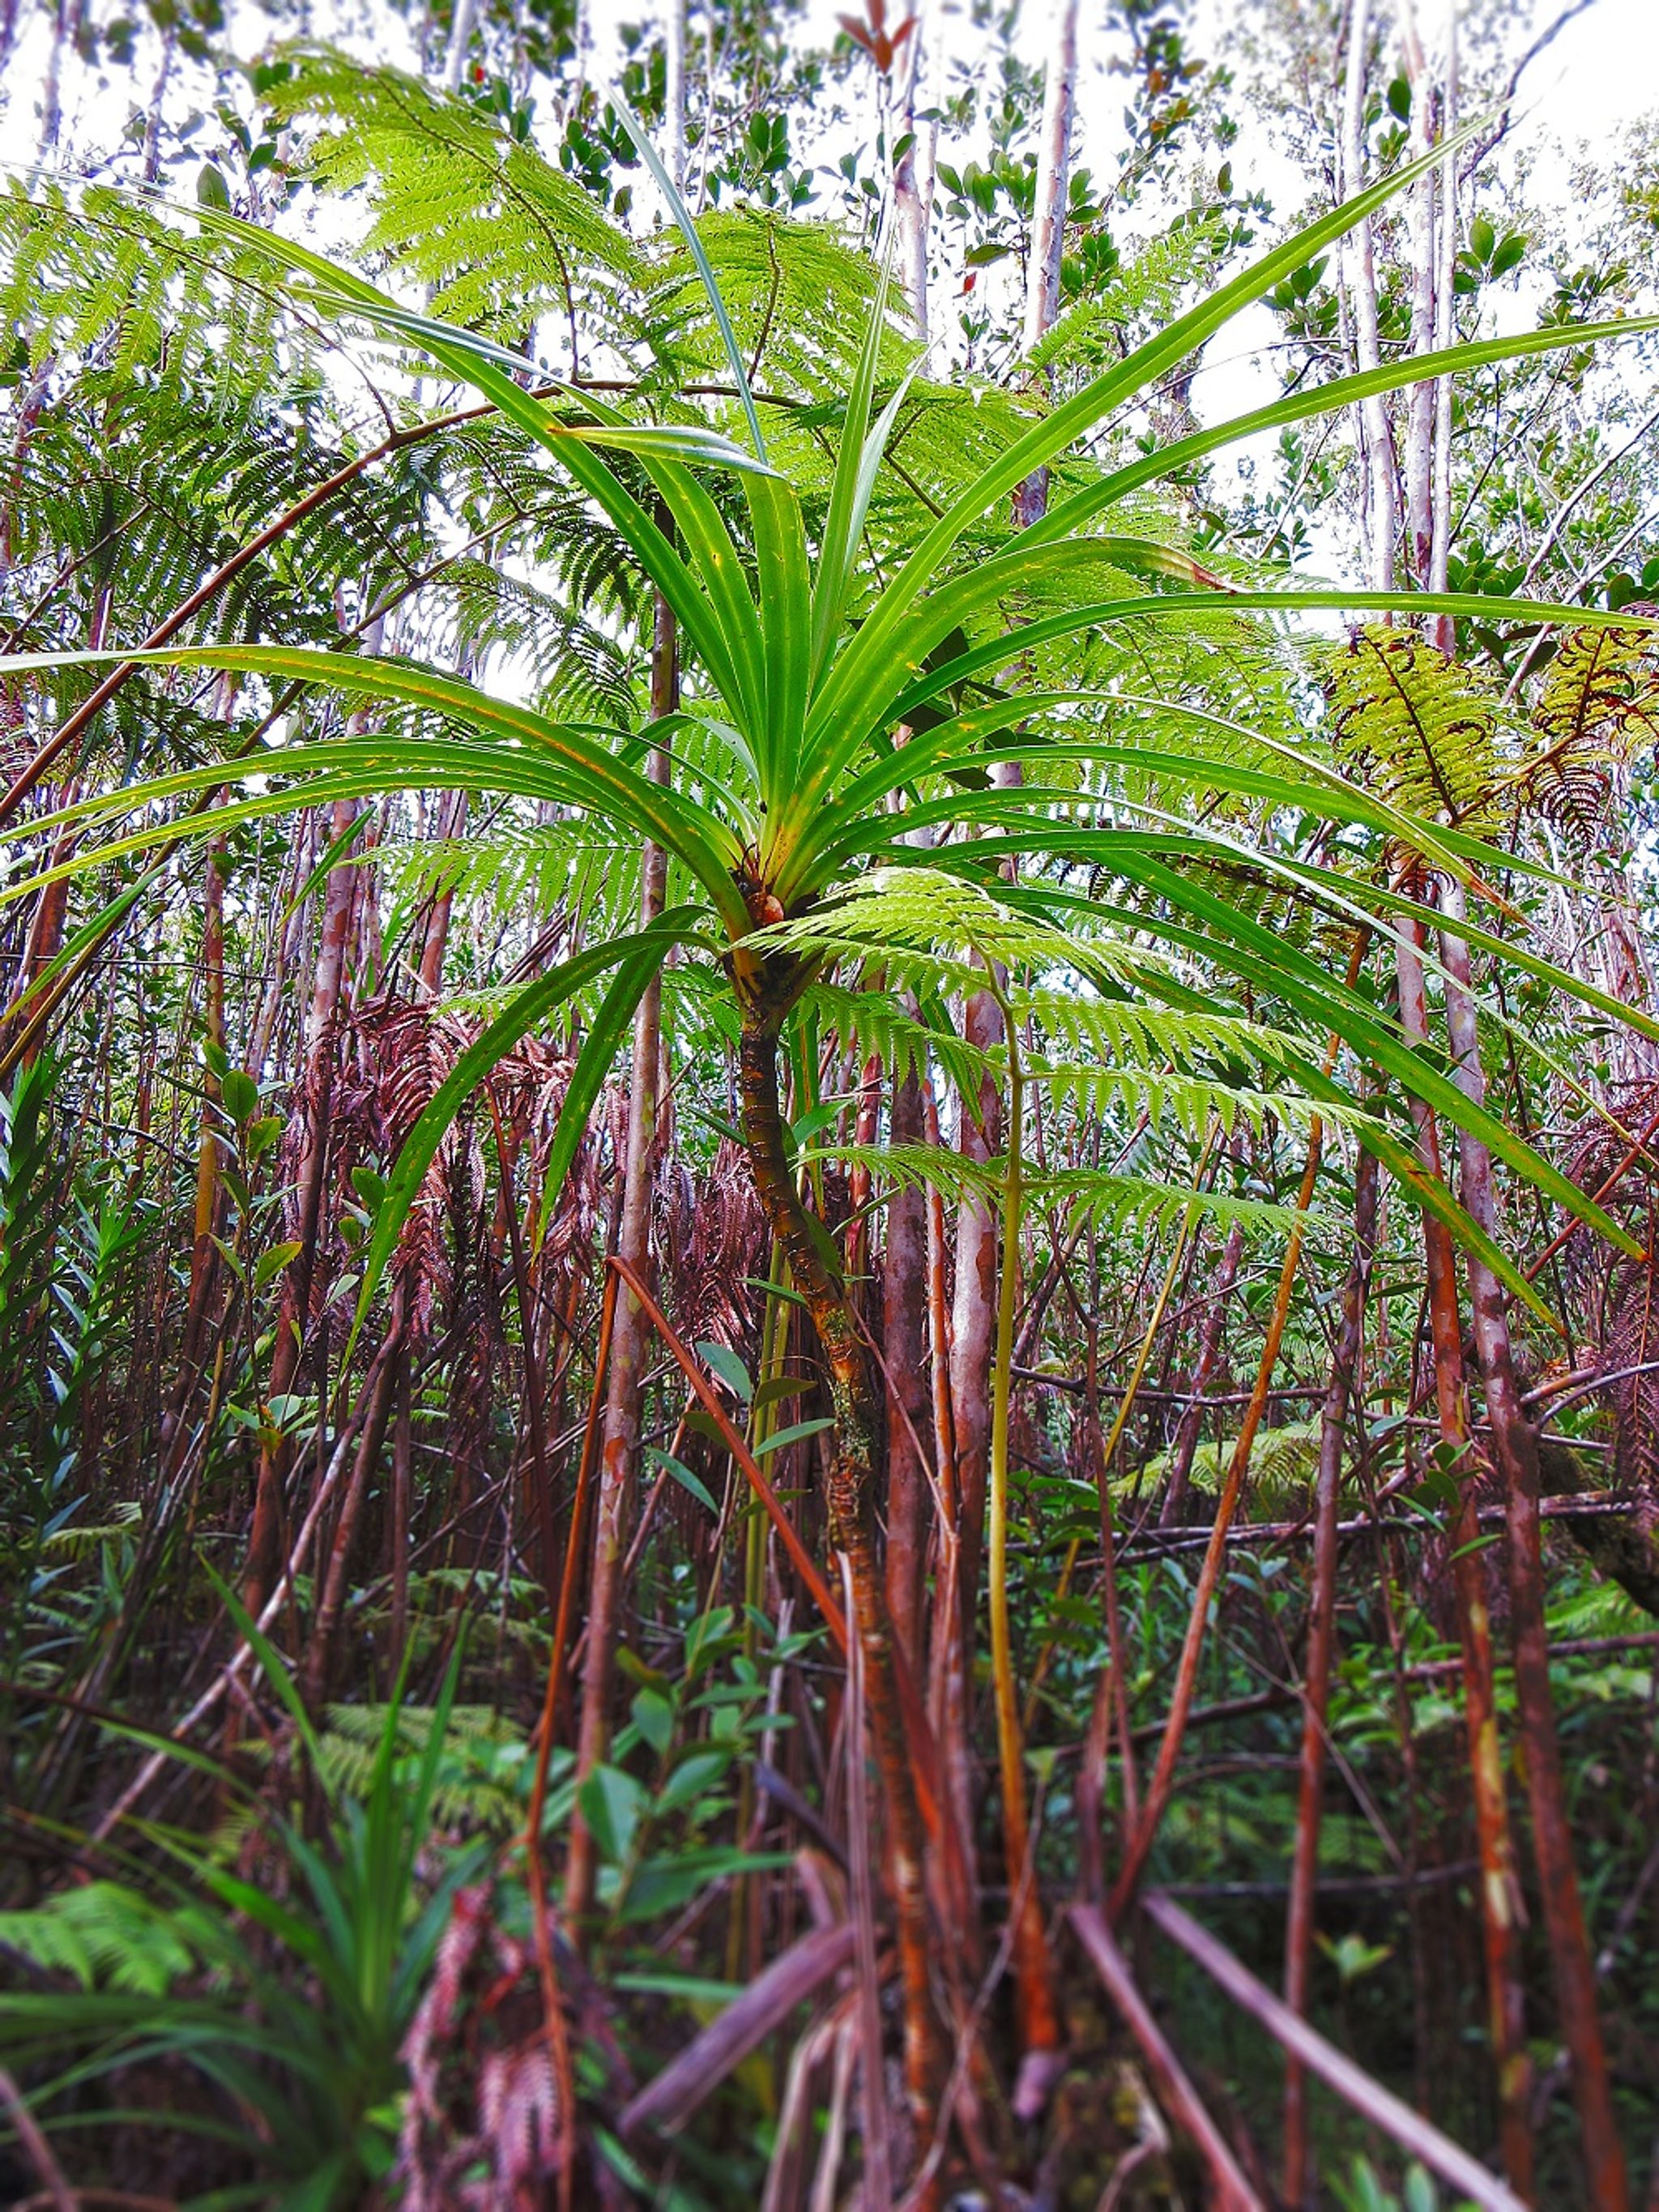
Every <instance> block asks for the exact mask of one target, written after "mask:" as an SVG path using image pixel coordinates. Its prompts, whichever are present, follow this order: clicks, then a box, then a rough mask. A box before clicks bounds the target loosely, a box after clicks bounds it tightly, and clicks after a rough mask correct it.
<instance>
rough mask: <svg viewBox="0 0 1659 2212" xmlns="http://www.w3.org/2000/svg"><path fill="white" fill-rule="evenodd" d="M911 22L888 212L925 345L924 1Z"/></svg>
mask: <svg viewBox="0 0 1659 2212" xmlns="http://www.w3.org/2000/svg"><path fill="white" fill-rule="evenodd" d="M932 14H933V11H932V8H931V6H930V5H929V0H918V5H917V7H916V9H915V24H914V27H912V29H911V33H910V35H909V37H908V40H906V41H905V46H904V64H903V76H902V81H901V82H900V86H899V91H898V97H897V98H896V100H895V101H894V103H893V117H892V124H891V128H892V131H893V143H894V144H895V146H896V147H898V146H902V148H903V149H904V150H903V151H902V153H901V154H900V155H899V156H898V159H897V160H896V161H895V163H894V165H893V212H894V216H895V219H896V222H897V223H898V227H899V255H898V265H899V273H900V277H901V280H902V283H903V285H904V292H905V297H906V298H907V299H908V301H909V303H910V313H911V315H912V317H913V318H914V319H915V326H916V335H917V337H919V338H920V339H921V342H922V343H923V345H926V344H927V343H928V339H929V335H930V333H929V326H928V299H927V232H928V222H929V218H930V216H931V215H932V213H933V175H934V162H935V158H936V149H937V147H938V142H939V125H937V124H936V123H934V122H932V121H930V120H927V118H924V119H923V120H922V121H921V123H918V122H917V120H916V106H917V102H918V99H919V98H920V97H921V96H923V95H924V94H925V89H926V84H927V40H928V34H929V33H930V32H931V30H932V28H933V21H932Z"/></svg>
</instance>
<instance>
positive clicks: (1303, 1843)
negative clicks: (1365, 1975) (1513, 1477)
mask: <svg viewBox="0 0 1659 2212" xmlns="http://www.w3.org/2000/svg"><path fill="white" fill-rule="evenodd" d="M1378 1181H1379V1177H1378V1173H1377V1165H1376V1159H1375V1158H1373V1157H1372V1155H1371V1154H1370V1152H1361V1153H1360V1155H1359V1160H1358V1166H1357V1168H1356V1170H1355V1173H1354V1208H1353V1214H1354V1220H1353V1233H1354V1253H1353V1259H1352V1263H1351V1265H1350V1267H1349V1269H1348V1279H1347V1282H1346V1285H1345V1287H1344V1290H1343V1293H1342V1322H1341V1328H1340V1333H1339V1334H1338V1337H1337V1341H1336V1349H1335V1352H1334V1353H1333V1355H1332V1358H1331V1371H1330V1379H1329V1382H1328V1384H1327V1386H1326V1390H1325V1402H1324V1405H1323V1407H1322V1409H1321V1413H1320V1430H1319V1469H1318V1474H1317V1476H1316V1480H1315V1485H1314V1520H1315V1534H1314V1549H1313V1594H1312V1601H1311V1605H1310V1612H1309V1620H1308V1656H1307V1664H1306V1668H1305V1669H1304V1673H1305V1685H1304V1692H1303V1725H1302V1755H1301V1767H1302V1771H1301V1780H1300V1784H1299V1791H1298V1796H1297V1819H1296V1849H1295V1853H1294V1856H1293V1858H1292V1861H1291V1901H1290V1911H1289V1916H1288V1920H1287V1923H1286V1926H1285V2002H1286V2003H1287V2004H1288V2005H1290V2006H1291V2008H1292V2010H1294V2011H1296V2012H1299V2013H1305V2012H1306V2010H1307V2008H1308V1978H1309V1966H1310V1960H1311V1958H1312V1954H1313V1933H1314V1909H1315V1900H1316V1892H1317V1883H1318V1868H1319V1830H1320V1814H1321V1812H1322V1804H1323V1798H1324V1790H1325V1715H1326V1711H1327V1707H1328V1702H1329V1698H1330V1683H1331V1664H1332V1661H1333V1658H1334V1655H1335V1647H1336V1577H1337V1559H1338V1541H1337V1518H1338V1506H1339V1502H1340V1496H1341V1487H1342V1447H1343V1443H1344V1438H1345V1434H1346V1427H1347V1419H1348V1407H1349V1404H1350V1401H1352V1398H1353V1396H1354V1395H1355V1394H1356V1392H1357V1390H1358V1378H1359V1361H1360V1355H1361V1352H1362V1350H1363V1347H1364V1328H1365V1299H1366V1294H1367V1291H1368V1290H1369V1288H1370V1270H1371V1255H1372V1249H1373V1248H1374V1246H1375V1244H1376V1206H1377V1185H1378ZM1307 2153H1308V2119H1307V2087H1306V2079H1305V2076H1304V2072H1303V2069H1302V2066H1301V2063H1300V2062H1299V2061H1298V2060H1297V2059H1295V2058H1291V2060H1290V2061H1289V2063H1287V2064H1286V2066H1285V2200H1286V2202H1287V2203H1290V2204H1291V2205H1299V2204H1300V2203H1302V2202H1303V2200H1304V2196H1305V2195H1306V2191H1307Z"/></svg>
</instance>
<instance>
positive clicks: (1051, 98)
mask: <svg viewBox="0 0 1659 2212" xmlns="http://www.w3.org/2000/svg"><path fill="white" fill-rule="evenodd" d="M1077 15H1078V0H1055V5H1054V26H1053V38H1052V41H1051V43H1050V45H1049V48H1048V57H1047V60H1046V64H1045V67H1044V72H1043V79H1042V123H1041V125H1039V128H1038V132H1037V173H1036V205H1035V207H1034V209H1033V211H1032V216H1031V258H1030V266H1029V267H1028V269H1027V270H1026V276H1025V350H1026V352H1027V353H1028V354H1029V353H1030V352H1031V351H1033V349H1035V348H1036V346H1038V345H1039V344H1040V343H1042V339H1043V338H1044V337H1045V336H1046V335H1047V334H1048V331H1050V330H1051V329H1052V328H1053V327H1054V317H1055V316H1056V315H1057V314H1058V313H1060V256H1061V252H1062V251H1063V248H1064V244H1065V232H1066V195H1067V194H1068V192H1069V191H1070V190H1071V178H1072V123H1073V116H1074V114H1075V112H1076V108H1077Z"/></svg>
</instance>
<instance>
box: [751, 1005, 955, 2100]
mask: <svg viewBox="0 0 1659 2212" xmlns="http://www.w3.org/2000/svg"><path fill="white" fill-rule="evenodd" d="M792 981H793V978H792V975H791V972H790V970H789V969H787V968H773V969H770V970H769V971H763V973H762V975H761V977H760V979H759V984H758V987H757V992H756V993H755V994H754V995H752V996H750V998H749V999H748V1000H747V1002H746V1003H745V1005H744V1028H743V1038H742V1048H741V1063H740V1067H741V1082H742V1101H743V1130H744V1142H745V1144H746V1146H747V1147H748V1151H749V1158H750V1166H751V1169H752V1171H753V1174H754V1178H755V1188H756V1189H757V1192H758V1194H759V1196H760V1200H761V1204H762V1206H763V1208H764V1210H765V1212H766V1215H767V1218H768V1219H769V1222H770V1224H771V1226H772V1233H773V1235H774V1237H775V1238H776V1239H777V1242H778V1245H779V1248H780V1249H781V1251H782V1253H783V1255H784V1257H785V1258H786V1259H787V1261H788V1262H789V1268H790V1277H791V1279H792V1281H793V1285H794V1287H795V1288H796V1290H797V1291H799V1293H800V1295H801V1296H802V1297H804V1298H805V1301H806V1304H807V1307H808V1310H810V1312H811V1316H812V1321H813V1325H814V1327H815V1328H816V1329H817V1336H818V1342H819V1345H820V1346H821V1347H822V1349H823V1356H824V1360H825V1364H826V1365H827V1367H828V1370H829V1373H828V1378H827V1379H828V1383H829V1398H830V1405H831V1409H832V1411H833V1413H834V1417H835V1432H834V1442H833V1444H832V1446H831V1449H830V1452H829V1474H828V1485H827V1487H828V1499H827V1502H828V1505H829V1527H830V1533H831V1535H832V1537H833V1539H834V1541H835V1543H836V1547H837V1549H838V1550H839V1551H840V1552H841V1553H842V1554H843V1556H844V1557H845V1559H846V1560H847V1564H848V1571H849V1574H850V1577H851V1582H852V1590H853V1601H854V1623H853V1626H854V1632H855V1633H856V1634H857V1636H858V1638H859V1642H860V1648H861V1650H862V1653H863V1657H864V1666H865V1689H866V1702H867V1705H868V1710H869V1717H870V1727H871V1735H872V1740H873V1743H874V1748H875V1753H876V1759H877V1761H878V1765H879V1767H880V1770H881V1776H882V1784H883V1790H884V1796H885V1800H886V1806H887V1817H888V1822H889V1826H890V1846H891V1859H892V1868H893V1888H894V1911H895V1919H896V1935H897V1947H898V1960H899V1973H900V1979H901V1982H902V1986H903V1992H904V2051H905V2081H906V2085H907V2088H908V2094H909V2100H910V2105H911V2111H912V2115H913V2118H914V2120H915V2127H916V2132H917V2139H918V2141H919V2142H926V2141H927V2138H928V2136H929V2134H930V2132H931V2130H932V2124H933V2118H932V2116H933V2109H934V2105H935V2101H936V2099H937V2096H938V2093H939V2088H940V2087H941V2086H942V2083H943V2078H944V2075H943V2065H944V2052H943V2049H942V2045H941V2039H940V2033H939V2020H938V2015H937V2014H936V2012H935V2010H934V2007H933V1994H932V1990H931V1987H930V1974H929V1965H928V1949H929V1945H928V1930H927V1899H926V1892H925V1888H924V1878H923V1877H924V1868H923V1849H924V1838H923V1829H922V1821H921V1805H920V1801H919V1798H918V1796H917V1792H916V1787H915V1769H914V1765H913V1761H914V1759H915V1749H914V1747H913V1746H912V1744H911V1743H910V1741H909V1740H908V1736H907V1734H906V1731H905V1728H904V1723H903V1720H902V1714H901V1709H900V1703H899V1695H898V1686H897V1680H896V1671H895V1667H894V1652H893V1645H892V1630H891V1622H890V1618H889V1616H888V1612H887V1606H886V1596H885V1592H884V1589H883V1585H882V1578H881V1572H880V1569H879V1566H878V1563H877V1558H876V1547H875V1541H874V1534H873V1531H872V1525H871V1510H870V1509H871V1504H872V1486H873V1480H874V1474H875V1458H876V1449H877V1434H878V1431H877V1423H878V1407H877V1403H876V1399H875V1394H874V1392H873V1391H872V1389H871V1386H870V1376H869V1370H868V1366H867V1364H866V1358H865V1352H864V1346H863V1345H862V1343H861V1341H860V1337H859V1333H858V1329H857V1326H856V1324H855V1322H854V1318H853V1315H852V1312H851V1310H850V1309H849V1307H848V1304H847V1298H846V1294H845V1291H844V1290H843V1289H842V1286H841V1285H838V1284H837V1283H836V1281H835V1279H833V1278H832V1277H831V1275H830V1274H829V1270H828V1268H827V1267H826V1265H825V1261H824V1258H823V1253H822V1251H821V1249H820V1248H819V1244H818V1242H817V1238H815V1237H814V1236H813V1235H812V1233H811V1229H810V1228H809V1226H808V1225H807V1218H806V1215H805V1211H804V1209H803V1207H802V1205H801V1201H800V1197H799V1193H798V1192H797V1190H796V1188H795V1181H794V1176H793V1173H792V1171H791V1169H790V1165H789V1160H788V1156H787V1152H786V1150H785V1144H784V1133H783V1121H782V1112H781V1106H780V1103H779V1096H778V1035H779V1030H780V1028H781V1022H782V1019H783V1014H784V1012H785V1011H786V1010H787V1006H788V1004H789V1000H790V994H791V984H792Z"/></svg>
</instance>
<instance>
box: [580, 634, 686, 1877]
mask: <svg viewBox="0 0 1659 2212" xmlns="http://www.w3.org/2000/svg"><path fill="white" fill-rule="evenodd" d="M678 696H679V670H678V641H677V639H676V635H675V627H674V617H673V616H672V614H671V612H670V611H669V608H668V605H667V602H666V601H665V600H664V599H660V598H659V599H658V601H657V603H656V630H655V635H654V638H653V645H652V659H651V707H652V713H653V716H660V715H663V714H671V713H672V712H673V711H674V708H675V706H676V704H677V702H678ZM647 774H648V775H650V777H651V779H652V781H653V782H655V783H666V782H667V781H668V755H667V753H666V751H665V750H664V749H663V748H662V747H661V746H656V747H653V750H652V752H651V755H650V757H649V760H648V762H647ZM667 881H668V855H667V854H666V853H665V851H663V850H662V848H660V847H659V846H657V845H650V844H648V845H647V847H646V848H645V851H644V854H643V856H642V860H641V870H640V926H641V928H648V927H650V925H651V923H653V921H655V920H656V919H657V917H658V915H659V914H660V913H661V912H662V908H663V896H664V893H665V890H666V886H667ZM661 1035H662V992H661V987H660V985H659V982H658V981H657V980H656V979H655V978H654V977H653V980H652V981H651V982H650V983H649V984H647V987H646V990H645V994H644V996H643V997H642V998H641V1000H640V1003H639V1006H638V1009H637V1011H636V1012H635V1017H634V1056H633V1069H632V1074H631V1076H630V1079H629V1097H628V1156H627V1162H626V1166H625V1169H624V1172H623V1203H622V1218H621V1223H620V1225H619V1227H618V1231H617V1251H618V1253H619V1254H620V1255H621V1257H622V1258H623V1259H624V1260H626V1261H629V1264H630V1265H631V1266H632V1267H635V1269H637V1270H638V1272H639V1273H640V1274H641V1276H642V1277H644V1278H646V1279H649V1274H650V1267H651V1171H652V1167H653V1156H654V1152H655V1146H656V1135H657V1107H658V1101H659V1096H660V1078H661V1065H660V1060H661V1054H660V1043H661ZM649 1346H650V1329H649V1323H648V1321H647V1316H646V1312H645V1309H644V1308H643V1307H642V1306H641V1304H640V1303H639V1301H638V1299H637V1298H635V1296H634V1294H633V1292H632V1291H630V1290H629V1289H628V1288H627V1287H626V1285H624V1286H623V1289H622V1290H621V1291H619V1293H618V1295H617V1317H616V1322H615V1325H614V1327H613V1329H612V1332H611V1369H610V1375H609V1377H608V1380H607V1383H606V1394H605V1426H604V1431H603V1437H604V1441H603V1444H602V1447H601V1456H600V1462H599V1503H598V1508H597V1510H596V1512H595V1515H594V1524H593V1565H592V1579H591V1582H590V1585H589V1591H588V1607H587V1641H586V1653H585V1656H584V1660H583V1669H582V1706H581V1721H580V1732H579V1735H578V1738H577V1746H576V1771H577V1773H578V1775H579V1776H580V1777H582V1778H586V1776H587V1775H588V1774H590V1773H592V1770H593V1769H594V1767H595V1766H597V1765H600V1764H601V1763H602V1762H603V1760H604V1759H605V1753H606V1751H607V1749H608V1748H609V1746H610V1741H611V1682H612V1675H613V1670H614V1665H615V1658H616V1642H617V1614H618V1610H619V1607H620V1603H621V1598H622V1563H623V1558H624V1557H625V1555H626V1553H627V1548H628V1522H629V1511H630V1509H631V1506H632V1502H633V1490H634V1480H635V1472H636V1468H637V1464H638V1460H639V1448H640V1426H641V1408H642V1402H643V1398H644V1383H645V1370H646V1360H647V1353H648V1351H649ZM598 1873H599V1862H598V1857H597V1855H596V1852H595V1850H594V1844H593V1838H592V1834H591V1833H590V1832H589V1830H588V1827H587V1824H586V1821H585V1820H583V1819H582V1817H581V1814H580V1812H578V1813H577V1814H574V1817H573V1819H572V1821H571V1827H570V1857H569V1863H568V1868H567V1870H566V1875H565V1902H566V1906H567V1909H568V1911H569V1913H570V1915H571V1917H572V1918H573V1919H580V1917H582V1916H583V1915H585V1914H586V1913H589V1912H591V1911H592V1906H593V1886H594V1881H595V1879H596V1877H597V1875H598Z"/></svg>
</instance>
